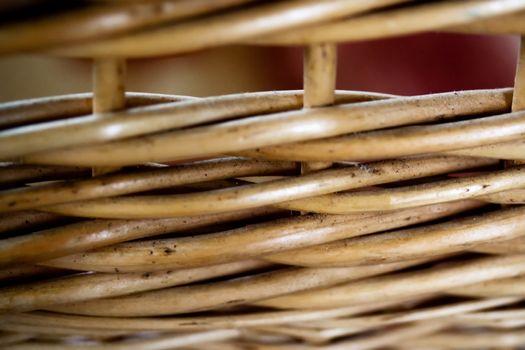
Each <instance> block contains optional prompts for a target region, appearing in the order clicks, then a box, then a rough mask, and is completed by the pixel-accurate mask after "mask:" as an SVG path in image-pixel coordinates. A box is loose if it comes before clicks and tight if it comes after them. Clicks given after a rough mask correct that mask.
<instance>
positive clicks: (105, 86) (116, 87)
mask: <svg viewBox="0 0 525 350" xmlns="http://www.w3.org/2000/svg"><path fill="white" fill-rule="evenodd" d="M125 76H126V60H125V59H121V58H95V59H94V61H93V113H106V112H113V111H118V110H121V109H124V108H125V107H126V96H125V86H124V85H125V84H124V83H125ZM119 169H120V168H118V167H96V168H93V170H92V171H93V176H99V175H103V174H107V173H110V172H114V171H117V170H119Z"/></svg>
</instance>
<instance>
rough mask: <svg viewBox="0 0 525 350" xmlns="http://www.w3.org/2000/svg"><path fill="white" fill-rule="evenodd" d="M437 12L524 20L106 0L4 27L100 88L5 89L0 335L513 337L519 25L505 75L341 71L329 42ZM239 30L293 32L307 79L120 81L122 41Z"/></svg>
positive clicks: (169, 41)
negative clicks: (501, 80) (230, 83)
mask: <svg viewBox="0 0 525 350" xmlns="http://www.w3.org/2000/svg"><path fill="white" fill-rule="evenodd" d="M37 2H38V1H32V0H31V1H26V2H23V3H16V2H15V1H12V2H11V1H7V2H6V4H5V5H3V6H4V10H5V11H8V10H9V9H10V8H11V9H18V10H19V11H20V10H22V11H23V10H26V9H30V8H31V7H32V6H37ZM25 6H27V7H25ZM429 30H441V31H453V32H465V33H484V34H498V33H506V34H518V35H525V1H523V0H466V1H459V0H457V1H454V0H440V1H411V0H355V1H349V0H326V1H319V0H281V1H256V0H133V1H122V0H120V1H119V0H100V1H85V2H82V4H80V5H75V6H70V7H68V8H67V9H65V10H61V11H58V10H57V11H55V12H53V11H49V12H48V13H46V14H45V15H42V16H40V17H38V18H36V19H35V18H26V19H24V18H20V19H16V20H11V21H8V22H6V23H4V24H2V25H1V26H0V53H1V54H19V53H25V52H37V53H42V54H48V55H64V56H70V57H86V58H92V59H93V93H92V94H91V93H89V94H72V95H65V96H56V97H49V98H37V99H32V100H24V101H15V102H10V103H5V104H2V105H0V161H1V163H0V188H1V190H0V213H1V216H0V232H1V234H2V237H1V239H0V265H1V266H0V283H1V284H2V287H1V288H0V347H1V348H2V349H18V350H22V349H53V350H54V349H60V350H66V349H210V350H247V349H250V350H308V349H312V350H313V349H323V350H336V349H341V350H342V349H409V350H410V349H413V350H416V349H432V350H434V349H436V350H437V349H519V348H525V307H524V305H525V303H524V300H525V206H522V204H524V203H525V165H522V163H523V161H524V160H525V142H524V139H523V135H524V134H525V45H522V50H521V53H520V58H519V60H518V61H519V62H518V69H517V74H516V82H515V85H514V87H513V88H505V89H493V90H475V91H459V92H448V93H440V94H430V95H423V96H410V97H401V96H394V95H387V94H379V93H368V92H357V91H339V90H335V74H336V66H337V62H336V56H337V43H340V42H347V41H358V40H368V39H375V38H385V37H392V36H398V35H403V34H411V33H418V32H422V31H429ZM522 42H523V40H522ZM229 44H250V45H302V46H304V48H305V50H304V90H302V91H271V92H256V93H239V94H232V95H224V96H215V97H206V98H196V97H189V96H172V95H161V94H149V93H133V92H126V91H125V86H124V77H125V71H126V69H125V68H126V58H131V57H148V56H159V55H168V54H177V53H185V52H190V51H194V50H200V49H204V48H210V47H214V46H221V45H229Z"/></svg>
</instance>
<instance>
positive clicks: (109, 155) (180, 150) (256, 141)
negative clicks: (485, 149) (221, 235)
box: [0, 90, 519, 166]
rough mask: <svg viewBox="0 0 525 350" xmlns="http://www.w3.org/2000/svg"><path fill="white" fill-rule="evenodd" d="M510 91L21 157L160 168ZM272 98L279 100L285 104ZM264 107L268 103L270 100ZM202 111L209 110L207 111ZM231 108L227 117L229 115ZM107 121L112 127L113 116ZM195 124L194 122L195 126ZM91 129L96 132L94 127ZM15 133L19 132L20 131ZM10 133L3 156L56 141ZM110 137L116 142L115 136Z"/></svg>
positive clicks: (495, 103)
mask: <svg viewBox="0 0 525 350" xmlns="http://www.w3.org/2000/svg"><path fill="white" fill-rule="evenodd" d="M509 93H510V91H509V90H492V91H491V90H485V91H483V90H481V91H465V92H459V93H444V94H435V95H424V96H417V97H410V98H396V99H391V100H386V101H372V102H362V103H349V104H342V105H338V106H334V107H324V108H313V109H303V110H301V111H292V112H283V113H275V114H271V115H266V116H255V117H249V118H243V119H241V120H235V121H229V122H225V123H220V124H215V125H211V126H203V127H196V128H193V129H186V130H183V131H171V132H165V133H161V134H158V135H149V136H148V135H147V136H143V137H140V138H134V139H129V140H123V141H114V142H109V143H105V144H100V145H93V146H84V147H77V148H73V149H68V150H57V151H52V152H51V151H50V152H46V153H41V154H34V155H28V156H25V157H23V158H22V159H23V160H24V161H25V162H28V163H40V164H60V165H86V166H123V165H130V164H138V163H144V162H151V161H155V162H157V161H158V162H162V161H173V160H180V159H194V158H199V157H209V156H212V155H218V154H222V153H228V152H231V153H232V152H238V151H243V150H248V149H254V148H257V147H263V146H273V145H278V144H282V143H290V142H297V141H305V140H310V139H319V138H324V137H330V136H337V135H344V134H347V133H352V132H358V131H368V130H374V129H382V128H388V127H394V126H401V125H407V124H416V123H422V122H432V121H439V120H443V119H444V118H452V117H458V116H464V115H475V114H481V113H498V112H499V111H502V110H506V109H508V108H509V107H510V94H509ZM275 98H276V99H278V100H279V101H282V100H281V99H280V98H277V97H275ZM219 99H220V98H219ZM236 100H237V99H236V98H233V99H232V100H231V101H230V103H232V104H236V105H237V106H238V103H239V101H237V102H235V101H236ZM267 102H268V103H269V102H270V101H267ZM188 103H189V104H191V105H193V104H195V103H197V104H199V103H202V101H195V102H191V101H190V102H186V103H179V104H176V105H175V106H177V108H181V107H180V106H181V105H183V106H184V105H185V104H188ZM175 106H174V108H175ZM201 106H202V105H201ZM205 106H208V105H205ZM224 107H226V106H224ZM231 107H232V106H229V107H228V108H230V109H231ZM259 107H260V106H259ZM237 108H241V109H242V110H243V112H247V108H249V107H237ZM268 108H275V106H274V107H270V106H266V107H263V108H261V109H260V110H266V111H268ZM204 109H205V110H206V108H204ZM230 109H228V110H225V111H224V113H226V115H228V116H231V115H232V111H231V110H230ZM182 111H183V112H184V113H187V112H188V110H187V109H185V108H182ZM209 112H210V113H211V116H210V117H209V118H208V119H207V120H208V121H210V118H211V119H213V118H214V119H217V118H219V119H220V117H218V116H220V115H221V114H220V113H219V112H220V111H219V112H217V110H216V108H214V109H213V110H212V111H209ZM518 115H519V114H518ZM515 116H516V115H514V114H513V115H511V117H509V118H511V119H512V117H515ZM86 118H88V117H86ZM89 118H95V120H96V121H97V123H98V122H100V123H103V121H105V120H106V119H105V118H101V119H100V121H99V120H98V119H96V116H94V117H89ZM89 118H88V119H89ZM152 118H153V116H152V115H149V117H148V118H146V119H144V118H138V120H137V122H138V123H139V124H138V126H139V127H140V129H137V130H140V133H144V132H145V131H144V130H150V129H152V128H153V127H152V126H151V125H152V124H154V125H155V123H152V122H151V120H152ZM159 118H161V119H162V120H164V119H166V118H167V119H168V120H167V121H166V123H168V124H169V125H170V127H173V126H175V125H176V124H175V123H177V124H178V125H179V126H183V125H187V123H190V122H189V121H185V122H182V121H181V120H180V119H178V118H177V119H175V121H174V118H173V115H172V113H168V114H167V115H161V116H159ZM195 118H196V117H195ZM195 118H194V119H195ZM502 118H505V117H502ZM108 119H109V120H110V121H111V120H113V121H115V118H108ZM117 120H118V118H117ZM127 120H128V121H129V120H131V121H133V119H131V118H127ZM185 120H187V119H185ZM191 123H197V122H196V121H192V122H191ZM142 124H147V126H143V125H142ZM161 124H162V123H160V122H159V125H161ZM118 125H120V124H118ZM127 125H128V126H127V127H126V128H123V129H122V130H128V129H130V128H132V126H133V123H131V125H129V124H127ZM88 126H89V127H91V125H90V124H89V123H88ZM95 126H96V124H95ZM60 128H62V127H61V126H60V127H59V128H58V129H56V130H55V129H51V131H53V132H55V131H56V133H57V134H56V137H61V138H62V139H63V140H59V141H56V140H53V144H54V145H55V146H57V145H58V144H59V143H60V144H61V145H62V146H64V142H65V141H64V140H67V139H69V138H70V136H69V134H71V135H73V132H71V133H69V132H68V134H67V135H68V136H67V138H65V136H64V133H63V132H62V131H63V130H61V129H60ZM75 128H76V127H75ZM155 128H159V126H155ZM22 129H23V128H22ZM13 130H15V131H16V130H17V129H13ZM13 130H12V131H5V134H4V135H5V137H4V138H2V137H0V145H1V144H2V143H1V142H5V143H7V144H8V145H9V146H10V147H9V148H7V149H6V150H3V152H4V154H5V155H7V154H11V155H14V154H22V152H27V149H28V147H30V146H31V144H33V145H36V143H37V142H41V143H42V144H41V147H42V149H45V148H46V147H48V148H49V143H50V142H51V141H50V140H49V139H47V137H46V138H44V139H42V140H40V139H39V138H36V139H33V138H32V137H30V135H32V134H31V133H24V132H23V131H24V130H21V129H19V130H18V131H16V132H15V131H13ZM119 130H120V129H119ZM102 131H104V129H102ZM77 133H79V131H77ZM10 135H11V136H10ZM61 135H62V136H61ZM101 135H102V136H103V137H106V136H107V133H106V132H102V133H100V132H99V133H95V135H93V136H94V137H100V136H101ZM513 135H514V134H513ZM0 136H1V133H0ZM86 137H87V136H86V135H84V137H83V140H85V141H87V140H88V139H87V138H86ZM111 137H116V136H115V135H111ZM14 140H17V143H18V142H20V143H21V144H20V145H18V146H17V147H16V148H15V147H14V146H15V143H14ZM39 140H40V141H39ZM502 141H504V140H502ZM71 142H75V143H78V142H79V141H78V140H76V139H74V140H72V141H71ZM46 145H47V146H46ZM181 145H184V147H181ZM57 147H58V146H57ZM24 149H26V151H24ZM0 150H2V148H0ZM7 152H10V153H7Z"/></svg>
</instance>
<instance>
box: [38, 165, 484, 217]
mask: <svg viewBox="0 0 525 350" xmlns="http://www.w3.org/2000/svg"><path fill="white" fill-rule="evenodd" d="M493 163H494V161H493V160H490V159H483V158H480V159H476V158H454V157H446V156H445V157H422V158H414V159H407V160H404V159H400V160H392V161H384V162H376V163H368V164H366V165H363V166H359V165H358V166H349V167H346V168H341V169H329V170H323V171H318V172H315V173H310V174H304V175H303V176H300V177H290V178H284V179H277V180H274V181H268V182H263V183H258V184H249V185H242V186H236V187H231V188H225V189H219V190H212V191H205V192H197V193H189V194H181V195H157V196H153V195H149V196H134V197H133V196H129V197H117V198H102V199H94V200H87V201H82V202H78V203H69V204H68V203H66V204H61V205H60V204H59V205H54V206H48V207H43V208H41V209H42V210H45V211H50V212H53V213H58V214H62V215H71V216H82V217H98V218H125V219H138V218H162V217H173V216H187V215H202V214H211V213H220V212H226V211H229V210H240V209H247V208H256V207H261V206H265V205H272V204H278V203H281V202H285V201H290V200H295V199H303V198H308V197H313V196H318V195H324V194H328V193H333V192H338V191H342V190H349V189H355V188H360V187H366V186H371V185H377V184H382V183H388V182H395V181H401V180H407V179H413V178H419V177H425V176H432V175H438V174H442V173H446V172H450V171H458V170H464V169H469V168H472V167H476V166H483V165H490V164H493Z"/></svg>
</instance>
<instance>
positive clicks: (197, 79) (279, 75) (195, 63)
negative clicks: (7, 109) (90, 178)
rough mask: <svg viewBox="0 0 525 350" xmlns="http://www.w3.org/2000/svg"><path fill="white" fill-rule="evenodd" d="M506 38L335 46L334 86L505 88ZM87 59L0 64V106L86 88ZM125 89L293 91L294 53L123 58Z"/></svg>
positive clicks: (298, 74)
mask: <svg viewBox="0 0 525 350" xmlns="http://www.w3.org/2000/svg"><path fill="white" fill-rule="evenodd" d="M518 48H519V40H518V38H517V37H513V36H483V35H466V34H453V33H423V34H418V35H411V36H406V37H399V38H394V39H385V40H374V41H367V42H358V43H352V44H345V45H340V47H339V57H338V60H339V61H338V77H337V87H338V88H339V89H350V90H366V91H375V92H386V93H393V94H400V95H415V94H426V93H435V92H442V91H451V90H464V89H483V88H497V87H507V86H512V85H513V79H514V72H515V66H516V59H517V53H518ZM90 69H91V63H90V61H89V60H78V59H65V58H58V57H50V56H43V55H20V56H18V55H17V56H7V57H5V56H4V57H1V58H0V78H1V81H2V83H1V84H0V101H2V102H4V101H11V100H17V99H25V98H33V97H41V96H51V95H60V94H67V93H75V92H86V91H90V90H91V70H90ZM127 70H128V75H127V83H126V86H127V90H128V91H146V92H158V93H168V94H180V95H193V96H210V95H220V94H228V93H237V92H245V91H261V90H283V89H300V88H301V86H302V49H301V48H293V47H255V46H250V47H248V46H232V47H226V48H219V49H213V50H206V51H202V52H195V53H190V54H185V55H179V56H174V57H163V58H156V59H141V60H130V61H129V62H128V69H127Z"/></svg>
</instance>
